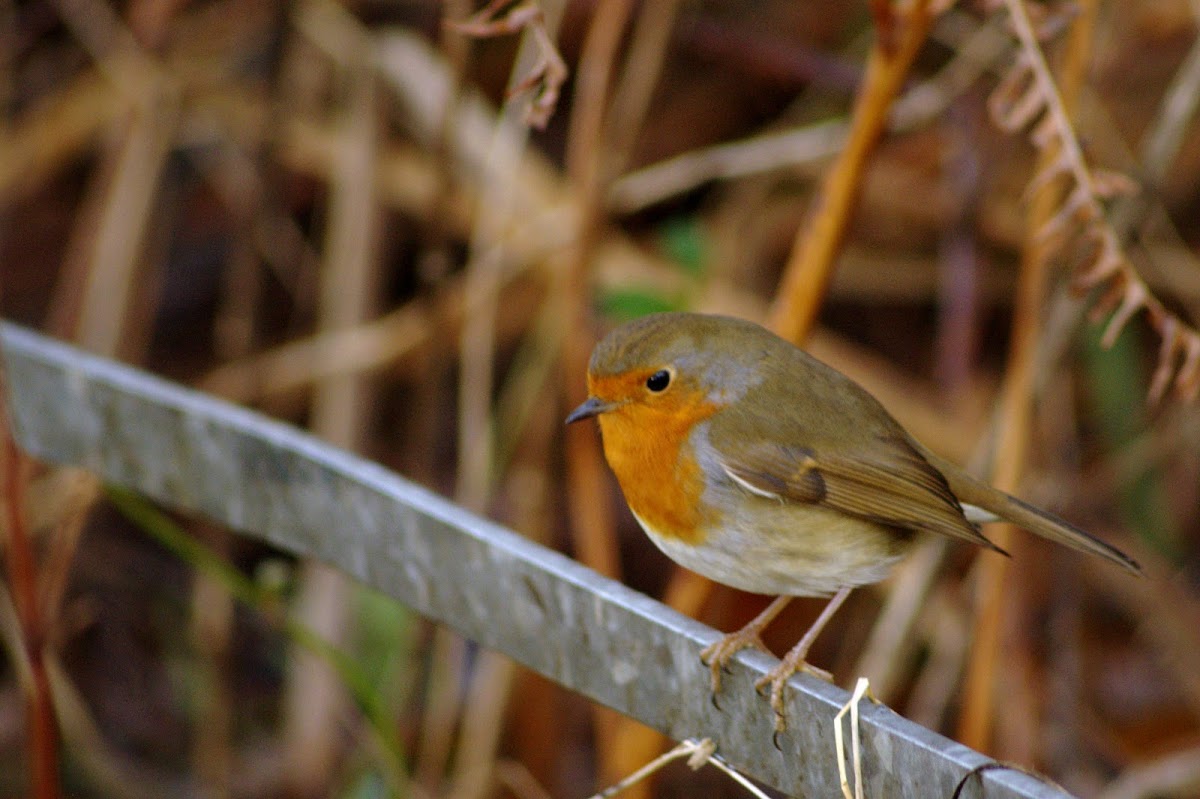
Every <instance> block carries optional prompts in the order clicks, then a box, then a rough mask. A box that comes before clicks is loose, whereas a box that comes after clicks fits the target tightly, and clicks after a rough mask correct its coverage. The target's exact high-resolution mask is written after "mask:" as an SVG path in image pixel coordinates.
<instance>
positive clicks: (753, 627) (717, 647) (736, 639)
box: [700, 596, 792, 694]
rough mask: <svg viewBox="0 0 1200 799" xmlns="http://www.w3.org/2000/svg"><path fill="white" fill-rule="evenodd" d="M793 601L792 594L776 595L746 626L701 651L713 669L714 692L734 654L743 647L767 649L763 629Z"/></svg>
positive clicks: (717, 688) (701, 655) (703, 658)
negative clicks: (722, 670)
mask: <svg viewBox="0 0 1200 799" xmlns="http://www.w3.org/2000/svg"><path fill="white" fill-rule="evenodd" d="M791 601H792V598H791V597H790V596H777V597H775V599H774V600H772V602H771V604H769V605H767V607H766V608H765V609H764V610H763V612H762V613H759V614H758V615H757V616H755V617H754V618H753V619H751V620H750V623H749V624H747V625H746V626H745V627H743V628H742V629H740V630H738V631H737V632H733V633H730V634H729V635H727V636H725V637H724V638H722V639H721V640H720V641H717V642H716V643H715V644H710V645H709V646H706V647H705V648H704V651H703V652H701V653H700V660H702V661H703V662H704V663H705V664H707V665H708V667H709V668H710V669H712V692H713V693H714V694H715V693H717V692H718V691H720V690H721V669H723V668H725V664H726V663H728V662H729V661H730V660H731V659H732V658H733V656H734V655H736V654H737V653H738V652H741V651H742V650H743V649H750V648H753V649H761V650H762V651H763V652H766V651H767V648H766V647H765V646H763V642H762V637H761V636H762V631H763V630H765V629H766V627H767V625H768V624H770V623H771V622H772V621H774V620H775V617H776V616H778V615H779V613H780V612H781V611H782V610H783V609H784V608H786V607H787V604H788V603H789V602H791Z"/></svg>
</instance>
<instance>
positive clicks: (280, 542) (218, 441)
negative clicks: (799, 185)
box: [0, 325, 1067, 799]
mask: <svg viewBox="0 0 1200 799" xmlns="http://www.w3.org/2000/svg"><path fill="white" fill-rule="evenodd" d="M0 344H2V345H3V351H4V352H3V355H4V361H5V367H6V368H7V374H8V385H9V388H10V392H11V395H12V396H11V399H10V401H11V404H12V409H13V415H14V418H15V421H16V427H17V436H18V440H19V442H20V444H21V446H23V447H24V448H25V449H26V450H27V451H28V452H30V453H31V454H32V455H34V456H36V457H39V458H42V459H45V460H48V461H54V462H59V463H67V464H74V465H78V466H82V467H85V468H87V469H90V470H92V471H94V472H95V473H97V474H98V475H100V476H101V477H102V478H103V479H104V480H106V481H108V482H110V483H113V484H116V485H120V486H124V487H127V488H130V489H133V490H136V491H138V492H141V493H142V494H144V495H146V496H147V497H150V498H152V499H154V500H156V501H158V502H160V503H162V504H164V505H167V506H170V507H174V508H179V509H186V510H190V511H198V512H200V513H203V514H205V515H207V516H209V517H211V518H212V519H214V520H217V521H220V522H222V523H224V524H226V525H228V526H230V527H232V528H234V529H237V530H239V531H241V532H243V533H244V534H246V535H248V536H252V537H254V538H259V539H262V540H265V541H269V542H271V543H272V544H274V545H275V546H277V547H279V548H280V549H283V550H286V551H288V552H292V553H295V554H296V555H302V556H305V557H313V558H319V559H321V560H323V561H326V562H329V563H332V564H334V565H336V566H337V567H338V568H340V569H342V570H344V571H345V572H347V573H348V574H350V575H353V576H354V577H355V578H357V579H359V580H361V581H363V582H364V583H367V584H369V585H371V586H374V587H375V588H377V589H379V590H380V591H383V592H384V593H386V594H389V595H390V596H392V597H395V598H396V599H397V600H399V601H400V602H403V603H404V604H405V605H408V606H409V607H412V608H414V609H415V610H417V611H418V612H420V613H422V614H424V615H426V616H428V617H430V618H432V619H436V620H437V621H439V622H441V623H444V624H446V625H449V626H450V627H453V628H454V629H456V630H458V631H459V632H461V633H462V634H463V635H465V636H467V637H468V638H471V639H473V640H475V641H478V642H479V643H480V644H483V645H484V646H487V647H490V648H492V649H495V650H497V651H499V652H503V653H504V654H506V655H508V656H510V657H512V658H513V659H514V660H516V661H518V662H520V663H523V664H524V665H526V666H528V667H529V668H531V669H534V670H535V671H538V672H541V673H542V674H544V675H546V676H548V677H550V678H551V679H553V680H555V681H556V682H559V683H561V684H562V685H565V686H566V687H568V688H570V689H571V690H573V691H577V692H579V693H580V694H583V695H584V696H586V697H588V698H590V699H593V700H595V701H597V702H600V703H602V704H605V705H608V706H609V707H612V708H615V709H616V710H618V711H620V712H622V713H625V714H628V715H630V716H633V717H634V718H637V719H639V720H640V721H642V722H644V723H645V724H648V725H649V726H651V727H654V728H656V729H658V730H661V731H662V732H664V733H666V734H667V735H669V736H671V737H672V738H676V739H684V738H701V737H708V738H711V739H712V740H713V741H714V742H716V744H717V752H718V754H720V755H721V756H722V757H723V758H724V759H725V760H726V761H727V762H728V763H730V764H731V765H733V766H734V767H735V768H738V769H740V770H741V771H742V772H743V773H745V774H748V775H750V776H752V777H755V778H756V779H758V780H760V781H762V782H763V783H765V784H768V785H771V786H774V787H776V788H778V789H780V790H782V791H785V792H787V793H790V794H793V795H797V796H805V797H834V796H838V795H840V793H841V791H840V788H839V779H838V768H837V756H836V753H835V749H834V738H833V718H834V715H835V714H836V713H837V711H838V710H839V709H840V708H841V707H842V706H843V705H844V704H845V703H846V701H847V699H848V698H849V695H848V694H847V693H846V692H845V691H843V690H841V689H840V688H837V687H835V686H832V685H829V684H827V683H825V682H822V681H821V680H818V679H815V678H812V677H808V676H799V677H795V678H793V679H792V681H791V682H790V683H789V686H788V688H789V690H788V704H787V712H788V719H789V722H790V723H789V726H788V731H787V733H785V734H784V735H783V736H781V738H780V741H779V744H780V748H778V749H777V748H776V746H775V745H774V744H773V742H772V732H773V719H772V714H771V710H770V708H769V707H768V704H767V702H766V701H765V700H763V699H761V698H759V697H758V696H757V695H756V694H755V691H754V687H753V685H754V681H755V680H756V679H757V678H758V677H760V676H762V675H763V674H764V673H765V672H766V670H767V669H768V668H770V666H771V665H772V660H771V659H770V658H768V657H767V656H765V655H763V654H761V653H758V652H744V653H742V654H741V655H739V656H738V658H737V659H736V660H735V661H734V662H733V663H732V664H731V672H730V673H729V674H728V675H727V676H726V678H725V680H724V683H723V685H722V691H721V696H720V707H719V708H717V707H714V706H713V704H712V703H711V702H710V700H709V686H708V670H707V669H706V668H704V667H703V666H702V665H701V664H700V662H699V652H700V650H701V648H702V647H704V646H705V645H706V644H709V643H711V642H712V641H714V640H716V638H717V637H718V633H717V632H716V631H714V630H712V629H711V628H709V627H706V626H704V625H702V624H699V623H698V622H696V621H693V620H691V619H689V618H686V617H684V616H682V615H680V614H678V613H676V612H675V611H673V610H671V609H670V608H668V607H666V606H664V605H662V604H660V603H658V602H656V601H654V600H653V599H650V598H649V597H646V596H643V595H642V594H639V593H637V592H635V591H632V590H630V589H628V588H626V587H625V586H623V585H621V584H619V583H616V582H613V581H612V580H608V579H606V578H604V577H601V576H600V575H598V574H596V573H594V572H592V571H590V570H589V569H587V568H585V567H583V566H581V565H580V564H578V563H576V562H574V561H572V560H570V559H568V558H566V557H564V556H562V555H561V554H559V553H557V552H553V551H551V550H548V549H546V548H544V547H541V546H539V545H537V544H535V543H532V542H530V541H528V540H526V539H524V538H522V537H521V536H519V535H517V534H516V533H513V532H511V531H509V530H506V529H504V528H502V527H500V526H498V525H496V524H494V523H492V522H490V521H487V520H486V519H481V518H479V517H478V516H474V515H472V514H470V513H467V512H466V511H464V510H462V509H461V508H459V507H456V506H455V505H454V504H453V503H451V502H448V501H447V500H445V499H442V498H441V497H438V496H436V495H434V494H431V493H430V492H428V491H426V490H424V489H422V488H419V487H418V486H415V485H413V484H412V483H409V482H407V481H406V480H404V479H402V478H400V477H398V476H396V475H395V474H392V473H391V472H388V471H387V470H386V469H384V468H382V467H381V466H378V465H377V464H374V463H371V462H369V461H365V460H363V459H361V458H357V457H355V456H353V455H350V454H348V453H346V452H343V451H340V450H338V449H335V448H334V447H331V446H329V445H327V444H324V443H322V442H320V441H318V440H317V439H315V438H313V437H311V436H309V435H306V434H304V433H302V432H300V431H298V430H296V429H294V428H292V427H289V426H287V425H283V424H280V423H278V422H274V421H271V420H269V419H266V418H264V417H262V416H260V415H258V414H255V413H253V412H250V411H248V410H245V409H242V408H239V407H236V406H233V405H230V404H228V403H226V402H222V401H220V400H218V399H215V398H213V397H211V396H207V395H204V394H200V393H198V392H195V391H191V390H189V389H185V388H181V387H179V386H176V385H173V384H170V383H168V382H166V381H163V380H161V379H158V378H155V377H153V376H150V375H148V374H145V373H143V372H139V371H137V370H135V369H132V368H129V367H126V366H123V365H120V364H117V363H113V362H111V361H107V360H104V359H100V358H96V357H93V356H91V355H87V354H85V353H83V352H80V351H79V350H76V349H73V348H71V347H68V346H65V345H63V344H59V343H56V342H53V341H51V340H49V339H46V338H44V337H42V336H39V335H37V334H34V333H31V332H29V331H26V330H24V329H21V328H18V327H15V326H12V325H3V326H0ZM861 730H862V746H863V750H862V751H863V756H862V766H863V779H864V787H865V789H866V795H867V796H870V797H946V799H949V797H950V796H951V795H952V794H953V792H954V791H955V788H956V786H958V785H959V783H960V782H962V781H963V780H964V779H966V780H967V784H966V786H965V788H964V790H963V791H962V793H961V796H963V797H980V796H986V797H991V798H994V799H1001V798H1004V799H1007V798H1008V797H1028V798H1031V799H1032V798H1033V797H1037V798H1038V799H1053V798H1057V799H1062V798H1063V797H1066V796H1067V794H1065V793H1063V792H1062V791H1061V790H1060V789H1059V788H1057V787H1054V786H1051V785H1050V784H1048V783H1045V782H1043V781H1040V780H1038V779H1036V778H1035V777H1032V776H1030V775H1028V774H1024V773H1021V772H1018V771H1014V770H1009V769H1003V768H990V769H989V768H987V767H986V766H987V764H989V763H992V761H990V760H989V758H987V757H985V756H983V755H981V754H979V753H977V752H974V751H972V750H971V749H968V748H967V747H965V746H962V745H961V744H957V743H955V742H953V741H950V740H948V739H946V738H943V737H942V736H940V735H937V734H936V733H933V732H930V731H929V730H927V729H925V728H923V727H921V726H919V725H917V724H914V723H912V722H910V721H908V720H906V719H904V718H902V717H900V716H898V715H896V714H895V713H893V712H892V711H891V710H889V709H887V708H886V707H882V706H875V705H870V704H869V703H866V704H864V706H863V707H862V721H861ZM981 767H984V768H983V770H982V771H981V772H980V773H977V774H971V772H972V770H974V769H979V768H981Z"/></svg>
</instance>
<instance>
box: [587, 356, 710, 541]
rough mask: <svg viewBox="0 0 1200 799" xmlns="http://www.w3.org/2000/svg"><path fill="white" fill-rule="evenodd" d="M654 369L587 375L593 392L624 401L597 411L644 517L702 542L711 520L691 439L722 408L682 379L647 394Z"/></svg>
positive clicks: (665, 531)
mask: <svg viewBox="0 0 1200 799" xmlns="http://www.w3.org/2000/svg"><path fill="white" fill-rule="evenodd" d="M654 371H656V370H654V369H648V370H646V371H645V372H644V373H642V372H640V371H639V372H635V373H627V374H621V375H614V376H609V377H602V378H598V379H591V378H589V380H588V387H589V389H590V393H591V394H592V396H594V397H599V398H601V399H603V400H606V401H610V402H616V403H621V404H620V405H619V406H618V407H615V408H613V409H612V410H610V411H608V412H606V413H603V414H601V415H600V416H599V422H600V432H601V435H602V437H603V442H604V457H605V458H606V459H607V460H608V465H609V466H610V467H611V468H612V470H613V473H614V474H616V476H617V482H619V483H620V484H621V491H622V492H623V493H624V494H625V501H626V502H628V503H629V507H630V509H631V510H633V512H634V513H635V514H637V516H638V518H640V519H641V520H642V522H643V523H645V524H646V525H647V526H649V527H650V528H652V529H653V531H654V532H655V533H657V534H658V535H662V536H670V537H673V538H679V539H681V540H683V541H685V542H687V543H691V544H699V543H700V542H701V541H702V540H703V538H704V531H705V528H706V526H707V524H708V522H709V521H710V520H709V519H708V518H707V516H708V515H709V514H708V513H706V512H705V510H704V508H702V507H701V504H700V500H701V495H702V494H703V493H704V475H703V473H702V472H701V470H700V465H699V464H698V463H697V462H696V458H695V454H694V453H693V452H692V448H691V446H690V445H689V444H688V443H687V439H688V436H689V435H690V433H691V431H692V428H693V427H694V426H695V425H696V424H697V423H698V422H700V421H703V420H704V419H707V418H708V417H710V416H712V415H713V414H714V413H716V412H717V410H718V409H719V408H718V406H717V405H715V404H713V403H711V402H709V401H708V399H707V398H706V397H705V396H704V395H703V394H701V393H700V392H697V391H694V390H688V389H687V388H686V387H684V386H682V385H676V386H672V387H671V388H670V389H669V390H668V391H666V392H664V393H663V394H662V395H650V394H648V393H647V392H646V389H645V386H644V384H645V380H646V378H647V377H649V376H650V375H651V374H653V373H654Z"/></svg>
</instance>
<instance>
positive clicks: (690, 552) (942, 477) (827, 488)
mask: <svg viewBox="0 0 1200 799" xmlns="http://www.w3.org/2000/svg"><path fill="white" fill-rule="evenodd" d="M587 385H588V399H587V401H586V402H584V403H583V404H582V405H580V406H579V407H578V408H576V409H575V410H574V411H572V412H571V414H570V416H568V417H567V422H568V423H571V422H577V421H579V420H581V419H587V418H589V417H593V416H594V417H596V418H597V419H598V421H599V424H600V433H601V439H602V441H603V446H604V455H605V458H606V459H607V460H608V464H609V466H610V467H611V468H612V470H613V472H614V473H615V474H616V477H617V482H618V483H620V485H621V490H622V492H623V493H624V495H625V500H626V502H628V504H629V508H630V510H631V511H633V515H634V516H635V517H636V518H637V521H638V523H639V524H640V525H641V526H642V529H644V530H645V531H646V534H647V535H649V536H650V539H651V540H652V541H653V542H654V543H655V544H657V545H658V547H659V548H660V549H661V550H662V551H663V552H665V553H666V554H667V555H668V556H669V557H670V558H671V559H673V560H674V561H676V562H677V563H679V564H681V565H683V566H685V567H686V568H688V569H691V570H693V571H696V572H699V573H700V574H702V575H704V576H706V577H708V578H710V579H712V580H715V581H716V582H719V583H724V584H725V585H729V586H733V587H734V588H740V589H742V590H744V591H750V592H753V593H759V594H777V595H779V597H778V598H777V599H776V600H775V601H774V602H772V603H771V604H770V605H769V606H768V607H767V609H766V610H764V611H763V612H762V613H761V614H760V615H759V616H758V617H757V618H755V619H754V620H753V621H751V622H750V623H749V624H748V625H746V626H745V627H744V628H743V629H741V630H739V631H737V632H735V633H732V634H730V635H727V636H725V638H723V639H722V640H720V641H718V642H717V643H715V644H713V645H712V646H710V647H708V648H706V649H705V650H704V652H703V653H702V658H703V659H704V661H705V662H706V663H707V664H708V665H709V667H710V668H711V670H712V688H713V692H714V694H715V693H716V692H717V691H718V690H719V688H720V673H721V669H722V667H723V666H724V665H725V664H726V663H727V662H728V661H729V659H730V658H732V657H733V656H734V654H736V653H737V652H738V651H739V650H741V649H744V648H746V647H756V648H760V649H764V651H765V648H764V647H763V644H762V641H761V639H760V637H759V635H760V633H761V632H762V630H763V629H764V628H765V627H766V626H767V624H769V623H770V621H771V620H772V619H773V618H774V617H775V616H776V615H778V613H779V612H780V611H781V610H782V609H783V607H784V606H785V605H786V603H787V602H788V601H789V600H790V599H791V598H792V597H795V596H826V595H830V594H832V595H833V599H832V600H831V601H830V603H829V605H828V606H827V607H826V609H825V611H824V612H823V613H822V614H821V617H820V618H818V620H817V622H816V623H815V624H814V625H813V627H812V628H811V629H810V630H809V631H808V632H807V633H806V634H805V635H804V637H803V638H802V639H801V640H800V642H799V643H797V644H796V646H795V647H794V648H793V649H792V650H791V651H790V652H788V654H787V655H786V656H785V657H784V659H783V660H782V662H781V663H780V664H779V666H778V667H776V668H775V669H773V670H772V671H771V672H769V673H768V674H767V675H766V676H765V677H763V678H762V680H760V681H759V685H758V687H759V688H762V687H765V686H766V685H770V686H771V706H772V708H773V709H774V710H775V714H776V726H777V728H778V729H783V686H784V683H785V682H786V681H787V679H788V678H789V677H790V676H791V675H792V674H794V673H795V672H797V671H798V670H801V669H805V670H808V671H814V672H817V673H820V672H819V670H816V669H813V668H812V667H811V666H809V665H808V664H807V663H806V662H805V660H804V658H805V656H806V655H807V653H808V648H809V646H810V644H811V643H812V640H813V639H814V638H815V637H816V635H817V634H818V633H819V632H820V629H821V627H822V626H824V624H825V622H827V621H828V619H829V617H830V616H831V615H832V614H833V612H834V611H835V610H836V609H837V607H838V605H840V604H841V602H842V601H843V600H844V599H845V597H846V595H847V594H848V593H849V591H850V589H852V588H854V587H855V586H859V585H863V584H866V583H873V582H876V581H879V580H882V579H883V578H884V577H885V576H886V575H887V574H888V572H889V571H890V569H891V567H892V566H893V565H894V564H895V563H896V562H897V561H898V560H899V559H900V558H902V557H903V556H904V554H905V553H906V552H907V551H908V549H909V548H910V546H911V545H912V543H913V540H914V538H915V536H916V535H918V534H928V533H932V534H935V535H943V536H948V537H950V538H956V539H961V540H964V541H968V542H970V543H973V544H977V545H981V546H984V547H987V548H989V549H993V550H997V551H1001V552H1002V550H999V549H998V547H996V546H995V545H993V544H992V543H991V542H990V541H988V539H986V538H985V537H984V536H983V535H982V534H981V533H980V532H979V528H978V526H977V524H976V522H975V521H973V519H980V520H995V519H998V518H999V519H1006V520H1008V521H1010V522H1013V523H1015V524H1017V525H1020V526H1022V527H1024V528H1026V529H1028V530H1030V531H1032V532H1034V533H1036V534H1038V535H1040V536H1043V537H1044V538H1048V539H1050V540H1051V541H1055V542H1057V543H1059V544H1063V545H1065V546H1068V547H1071V548H1073V549H1078V550H1082V551H1083V552H1089V553H1091V554H1094V555H1099V556H1100V557H1103V558H1106V559H1108V560H1110V561H1112V562H1114V563H1116V564H1118V565H1120V566H1122V567H1124V568H1126V569H1128V570H1130V571H1132V572H1135V573H1136V572H1140V568H1139V566H1138V565H1137V563H1136V562H1135V561H1134V560H1133V559H1132V558H1130V557H1129V556H1127V555H1125V554H1124V553H1123V552H1121V551H1119V550H1117V549H1115V548H1114V547H1111V546H1109V545H1108V544H1106V543H1104V542H1103V541H1100V540H1099V539H1097V538H1094V537H1092V536H1091V535H1089V534H1088V533H1085V532H1084V531H1083V530H1080V529H1078V528H1076V527H1074V526H1072V525H1070V524H1068V523H1067V522H1065V521H1063V520H1061V519H1059V518H1056V517H1055V516H1052V515H1051V514H1049V513H1047V512H1045V511H1043V510H1040V509H1038V508H1035V507H1033V506H1032V505H1029V504H1027V503H1025V502H1022V501H1021V500H1019V499H1017V498H1015V497H1012V496H1009V495H1008V494H1006V493H1004V492H1002V491H1000V490H998V489H995V488H993V487H991V486H990V485H988V484H986V483H984V482H982V481H980V480H978V479H976V478H975V477H972V476H971V475H969V474H967V472H965V471H963V470H962V469H961V468H959V467H958V466H955V465H954V464H952V463H949V462H947V461H946V460H944V459H942V458H940V457H938V456H936V455H934V454H933V453H932V452H930V451H929V450H927V449H925V448H924V447H923V446H921V445H920V444H919V443H917V441H915V440H914V439H913V438H912V436H910V435H909V434H908V433H907V432H906V431H905V430H904V428H902V427H901V426H900V424H899V423H898V422H897V421H896V420H895V419H893V418H892V416H891V415H890V414H889V413H888V412H887V411H886V410H885V409H884V408H883V406H882V405H880V404H879V402H878V401H877V400H876V399H875V398H874V397H872V396H871V395H870V394H868V393H867V391H866V390H865V389H863V388H862V387H860V386H859V385H858V384H857V383H854V382H853V381H852V380H850V379H849V378H848V377H846V376H845V375H843V374H841V373H840V372H838V371H836V370H835V369H833V368H832V367H829V366H827V365H825V364H824V363H822V362H820V361H818V360H816V359H815V358H813V357H812V356H810V355H808V354H807V353H805V352H804V351H803V350H801V349H799V348H797V347H795V346H793V345H792V344H791V343H789V342H787V341H785V340H783V339H781V338H779V337H778V336H776V335H774V334H773V333H770V332H769V331H767V330H765V329H764V328H762V327H760V326H758V325H756V324H753V323H752V322H747V321H743V320H740V319H733V318H729V317H722V316H708V315H702V314H693V313H662V314H654V315H651V316H646V317H642V318H640V319H637V320H635V321H633V322H629V323H627V324H625V325H622V326H620V327H618V328H616V329H615V330H613V331H612V332H611V333H609V334H608V336H606V337H605V338H604V339H603V340H602V341H601V342H600V343H599V344H597V345H596V349H595V350H594V351H593V352H592V357H591V362H590V363H589V365H588V374H587ZM968 517H970V518H968ZM824 676H827V675H824Z"/></svg>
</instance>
